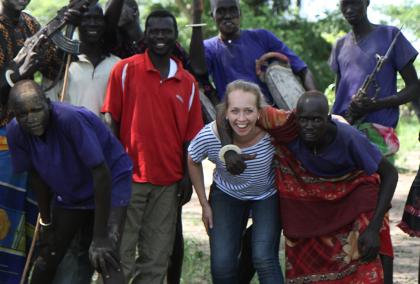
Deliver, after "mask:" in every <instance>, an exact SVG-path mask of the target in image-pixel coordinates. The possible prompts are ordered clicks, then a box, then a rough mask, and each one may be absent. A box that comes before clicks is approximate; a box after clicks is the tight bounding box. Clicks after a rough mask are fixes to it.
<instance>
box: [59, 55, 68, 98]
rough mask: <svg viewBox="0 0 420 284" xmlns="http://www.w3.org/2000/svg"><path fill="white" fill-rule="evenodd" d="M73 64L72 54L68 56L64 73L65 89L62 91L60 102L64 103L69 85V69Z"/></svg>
mask: <svg viewBox="0 0 420 284" xmlns="http://www.w3.org/2000/svg"><path fill="white" fill-rule="evenodd" d="M70 63H71V54H70V53H69V54H67V61H66V69H65V71H64V79H63V88H62V89H61V94H60V102H62V101H64V96H65V95H66V92H67V86H68V84H69V67H70Z"/></svg>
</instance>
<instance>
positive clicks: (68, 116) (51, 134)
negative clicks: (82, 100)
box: [7, 103, 132, 209]
mask: <svg viewBox="0 0 420 284" xmlns="http://www.w3.org/2000/svg"><path fill="white" fill-rule="evenodd" d="M7 139H8V141H9V146H10V152H11V154H12V163H13V167H14V170H15V172H23V171H29V170H31V169H35V170H36V171H37V172H38V174H39V175H40V176H41V178H42V179H43V180H44V181H45V182H46V183H47V185H48V186H49V188H50V190H51V191H52V192H53V193H54V194H55V198H54V199H55V202H56V204H57V205H58V206H62V207H67V208H80V209H92V208H94V207H95V205H94V192H93V179H92V174H91V169H92V168H94V167H95V166H98V165H100V164H101V163H103V162H106V164H107V165H108V167H109V169H110V171H111V175H112V198H111V200H112V206H113V207H119V206H126V205H127V204H128V202H129V200H130V194H131V169H132V165H131V161H130V159H129V157H128V155H127V154H126V153H125V151H124V149H123V147H122V146H121V144H120V142H119V141H118V140H117V139H116V138H115V137H114V136H113V134H112V133H111V132H110V131H109V130H108V128H107V127H106V126H105V125H104V124H103V123H102V121H101V120H100V119H99V118H98V117H97V116H96V115H95V114H94V113H93V112H90V111H89V110H87V109H85V108H83V107H75V106H72V105H69V104H62V103H51V116H50V121H49V125H48V128H47V131H46V133H45V134H44V137H43V138H40V137H37V136H33V135H29V134H27V133H25V132H24V131H23V130H22V129H21V127H20V126H19V125H18V123H17V121H16V119H13V120H12V121H11V122H10V123H9V124H8V125H7Z"/></svg>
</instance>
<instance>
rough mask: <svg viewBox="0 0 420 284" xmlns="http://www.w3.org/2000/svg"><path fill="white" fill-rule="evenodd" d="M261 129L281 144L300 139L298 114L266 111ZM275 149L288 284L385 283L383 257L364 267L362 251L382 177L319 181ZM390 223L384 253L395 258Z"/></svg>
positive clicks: (279, 147) (352, 176) (384, 236)
mask: <svg viewBox="0 0 420 284" xmlns="http://www.w3.org/2000/svg"><path fill="white" fill-rule="evenodd" d="M260 125H261V126H262V127H264V128H265V129H267V131H268V132H269V133H270V134H271V135H272V136H273V137H274V138H275V139H274V140H275V142H276V143H288V142H290V141H291V140H292V139H294V138H295V137H296V136H297V127H296V120H295V116H294V114H293V113H286V112H282V111H278V110H274V109H270V108H269V109H264V110H263V112H262V114H261V118H260ZM276 147H277V154H276V161H277V163H278V164H277V168H276V174H277V186H278V189H279V193H280V211H281V212H280V214H281V219H282V225H283V229H284V234H285V236H286V282H287V283H289V284H294V283H326V282H327V283H328V284H335V283H354V284H365V283H366V284H371V283H383V269H382V265H381V262H380V259H379V256H378V257H377V259H375V260H374V261H372V262H369V263H364V262H362V261H361V260H360V255H359V251H358V246H357V241H358V238H359V235H360V234H362V233H363V231H364V230H365V229H366V227H367V226H368V224H369V220H370V219H371V217H372V215H373V212H374V210H375V207H376V202H377V196H378V190H379V176H378V175H372V176H367V175H366V174H364V173H363V172H360V171H359V172H352V173H349V174H347V175H345V176H342V177H337V178H328V179H327V178H320V177H317V176H314V175H312V174H311V173H309V172H308V171H306V170H305V169H304V168H303V167H302V166H301V164H300V163H299V162H298V161H297V160H296V159H295V158H294V157H293V155H292V153H291V152H290V151H289V150H288V149H287V148H286V147H285V146H284V145H283V144H276ZM387 220H388V218H384V223H383V226H382V228H381V231H380V238H381V248H380V252H381V254H385V255H389V256H393V251H392V244H391V238H390V231H389V222H388V221H387Z"/></svg>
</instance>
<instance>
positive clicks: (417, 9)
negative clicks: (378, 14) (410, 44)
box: [382, 0, 420, 38]
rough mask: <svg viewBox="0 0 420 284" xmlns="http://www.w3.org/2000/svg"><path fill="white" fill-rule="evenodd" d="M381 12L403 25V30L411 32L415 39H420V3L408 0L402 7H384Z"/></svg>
mask: <svg viewBox="0 0 420 284" xmlns="http://www.w3.org/2000/svg"><path fill="white" fill-rule="evenodd" d="M382 11H383V12H384V13H385V14H387V15H389V16H390V17H392V18H393V19H397V20H398V21H399V22H400V23H401V24H403V25H404V29H409V30H411V31H412V32H413V33H414V35H416V37H418V38H420V25H419V19H420V3H419V2H418V1H413V0H408V1H405V3H403V4H402V5H389V6H385V7H384V8H382Z"/></svg>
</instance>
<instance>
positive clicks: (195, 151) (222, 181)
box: [188, 122, 276, 200]
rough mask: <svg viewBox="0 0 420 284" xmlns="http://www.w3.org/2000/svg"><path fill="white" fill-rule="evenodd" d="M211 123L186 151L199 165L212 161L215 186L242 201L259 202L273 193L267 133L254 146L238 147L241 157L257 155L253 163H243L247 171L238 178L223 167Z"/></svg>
mask: <svg viewBox="0 0 420 284" xmlns="http://www.w3.org/2000/svg"><path fill="white" fill-rule="evenodd" d="M213 124H214V122H212V123H209V124H207V125H206V126H204V127H203V129H201V131H200V132H199V133H198V134H197V136H196V137H195V138H194V139H193V141H191V144H190V146H189V148H188V152H189V154H190V156H191V158H192V160H193V161H194V162H196V163H200V162H201V161H203V160H204V159H205V158H207V157H208V159H209V160H210V161H211V162H213V163H214V164H215V165H216V168H215V170H214V173H213V181H214V183H215V184H216V185H217V187H218V188H219V189H220V190H222V191H223V192H225V193H226V194H229V195H230V196H233V197H235V198H237V199H241V200H261V199H265V198H267V197H270V196H272V195H273V194H275V193H276V187H275V180H274V179H275V177H274V167H273V156H274V152H275V149H274V146H273V145H272V144H271V139H270V136H269V135H268V134H266V135H265V136H264V137H263V138H261V140H259V141H258V142H257V143H256V144H255V145H253V146H251V147H247V148H241V150H242V153H244V154H256V158H255V159H254V160H249V161H246V164H247V168H246V169H245V171H244V172H243V173H242V174H240V175H231V174H230V173H229V172H228V171H227V170H226V167H225V164H224V163H223V162H222V161H220V160H219V150H220V148H221V143H220V140H219V138H218V137H217V136H216V135H215V133H214V130H213Z"/></svg>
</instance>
